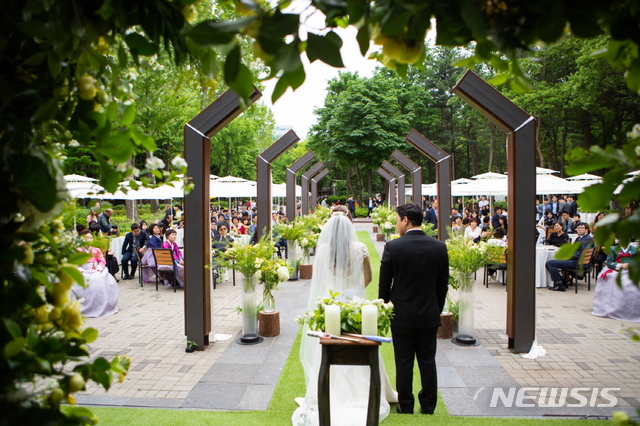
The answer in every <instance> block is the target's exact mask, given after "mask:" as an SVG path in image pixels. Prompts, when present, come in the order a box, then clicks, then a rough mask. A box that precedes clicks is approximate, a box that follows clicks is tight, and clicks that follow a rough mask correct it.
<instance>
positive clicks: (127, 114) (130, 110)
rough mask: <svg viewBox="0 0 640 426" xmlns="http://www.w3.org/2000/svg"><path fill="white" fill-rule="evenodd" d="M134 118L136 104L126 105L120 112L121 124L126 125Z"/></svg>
mask: <svg viewBox="0 0 640 426" xmlns="http://www.w3.org/2000/svg"><path fill="white" fill-rule="evenodd" d="M135 118H136V106H135V105H134V104H131V105H127V106H126V107H125V108H124V111H123V112H122V120H120V125H121V126H128V125H129V124H132V123H133V120H135Z"/></svg>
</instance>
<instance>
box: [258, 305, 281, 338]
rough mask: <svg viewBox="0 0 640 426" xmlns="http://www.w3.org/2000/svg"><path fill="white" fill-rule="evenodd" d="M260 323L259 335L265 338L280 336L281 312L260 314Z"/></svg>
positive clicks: (261, 312)
mask: <svg viewBox="0 0 640 426" xmlns="http://www.w3.org/2000/svg"><path fill="white" fill-rule="evenodd" d="M258 322H259V324H260V326H259V329H258V334H260V335H261V336H263V337H275V336H278V335H279V334H280V312H279V311H275V312H270V313H266V312H265V311H260V312H258Z"/></svg>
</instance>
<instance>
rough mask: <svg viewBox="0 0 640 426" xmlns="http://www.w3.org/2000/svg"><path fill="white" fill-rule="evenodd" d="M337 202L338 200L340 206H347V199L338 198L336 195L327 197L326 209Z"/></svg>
mask: <svg viewBox="0 0 640 426" xmlns="http://www.w3.org/2000/svg"><path fill="white" fill-rule="evenodd" d="M338 200H340V204H342V205H343V206H344V205H345V204H347V198H346V197H338V196H337V195H329V196H328V197H327V207H329V206H331V205H332V204H333V203H335V202H336V201H338Z"/></svg>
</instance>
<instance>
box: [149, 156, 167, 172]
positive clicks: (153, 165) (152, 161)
mask: <svg viewBox="0 0 640 426" xmlns="http://www.w3.org/2000/svg"><path fill="white" fill-rule="evenodd" d="M164 165H165V164H164V161H162V159H160V158H158V157H154V156H153V155H152V156H151V157H149V158H147V161H146V162H145V166H146V167H147V169H149V170H156V169H164Z"/></svg>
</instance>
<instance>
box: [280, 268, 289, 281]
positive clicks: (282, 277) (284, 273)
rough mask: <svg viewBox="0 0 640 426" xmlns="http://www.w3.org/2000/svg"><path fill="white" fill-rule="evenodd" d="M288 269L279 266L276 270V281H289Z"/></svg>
mask: <svg viewBox="0 0 640 426" xmlns="http://www.w3.org/2000/svg"><path fill="white" fill-rule="evenodd" d="M289 278H290V277H289V268H287V267H286V266H281V267H279V268H278V279H279V280H280V281H287V280H288V279H289Z"/></svg>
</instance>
